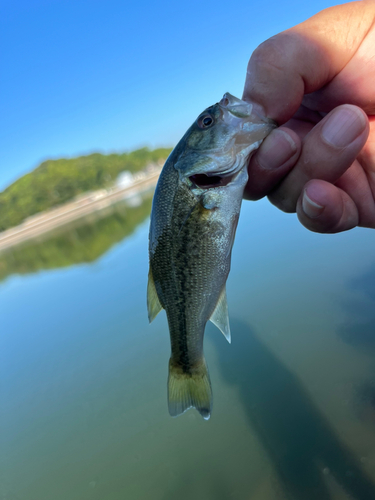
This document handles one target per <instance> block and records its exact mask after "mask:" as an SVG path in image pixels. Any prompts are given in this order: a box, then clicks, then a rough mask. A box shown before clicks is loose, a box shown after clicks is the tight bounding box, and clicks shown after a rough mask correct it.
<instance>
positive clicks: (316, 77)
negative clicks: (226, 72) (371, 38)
mask: <svg viewBox="0 0 375 500" xmlns="http://www.w3.org/2000/svg"><path fill="white" fill-rule="evenodd" d="M374 20H375V2H373V1H369V0H364V1H362V2H351V3H347V4H344V5H338V6H335V7H330V8H329V9H326V10H323V11H321V12H319V13H318V14H316V15H315V16H313V17H311V18H310V19H308V20H307V21H305V22H303V23H301V24H298V25H297V26H295V27H293V28H291V29H289V30H287V31H284V32H282V33H279V34H278V35H276V36H274V37H272V38H270V39H268V40H266V41H265V42H263V43H262V44H261V45H259V47H258V48H257V49H256V50H255V51H254V52H253V54H252V56H251V58H250V61H249V64H248V69H247V75H246V81H245V89H244V93H243V99H244V100H245V101H246V100H247V101H255V102H258V103H259V104H261V105H262V106H263V108H264V109H265V112H266V115H267V116H269V117H270V118H272V119H274V120H275V121H276V122H278V123H279V124H282V123H285V122H286V121H287V120H289V119H290V118H291V117H292V116H293V115H294V114H295V113H296V111H297V110H298V108H299V106H300V105H301V103H302V99H303V96H304V95H305V94H309V93H311V92H314V91H315V90H318V89H320V88H321V87H323V86H324V85H326V84H327V83H328V82H329V81H331V80H332V79H333V78H334V77H335V76H336V75H337V74H338V73H339V72H340V71H341V70H342V69H343V68H344V67H345V65H346V64H347V63H348V62H349V61H350V59H351V58H352V57H353V55H354V54H355V52H356V51H357V50H358V47H359V46H360V44H361V42H362V41H363V39H364V38H365V36H366V34H367V32H368V31H369V29H370V27H371V25H372V23H373V22H374Z"/></svg>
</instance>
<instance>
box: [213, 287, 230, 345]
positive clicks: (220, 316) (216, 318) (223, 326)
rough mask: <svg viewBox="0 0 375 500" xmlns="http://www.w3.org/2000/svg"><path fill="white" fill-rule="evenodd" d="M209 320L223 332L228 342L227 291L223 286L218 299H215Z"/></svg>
mask: <svg viewBox="0 0 375 500" xmlns="http://www.w3.org/2000/svg"><path fill="white" fill-rule="evenodd" d="M210 321H211V322H212V323H213V324H214V325H215V326H217V327H218V329H219V330H220V331H221V332H222V333H223V335H224V337H225V338H226V339H227V341H228V342H229V343H230V341H231V338H230V327H229V317H228V304H227V292H226V289H225V287H224V288H223V290H222V292H221V294H220V297H219V300H218V301H217V304H216V307H215V310H214V312H213V313H212V315H211V318H210Z"/></svg>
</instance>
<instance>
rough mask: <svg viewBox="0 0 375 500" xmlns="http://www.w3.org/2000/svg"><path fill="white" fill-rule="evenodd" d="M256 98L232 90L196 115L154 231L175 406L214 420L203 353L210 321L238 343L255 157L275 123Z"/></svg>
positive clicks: (153, 283) (156, 201)
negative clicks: (234, 277)
mask: <svg viewBox="0 0 375 500" xmlns="http://www.w3.org/2000/svg"><path fill="white" fill-rule="evenodd" d="M256 106H257V105H256V104H252V103H249V102H245V101H242V100H241V99H238V98H236V97H234V96H232V95H231V94H229V93H226V94H224V96H223V98H222V99H221V100H220V101H219V102H218V103H216V104H214V105H212V106H210V107H208V108H207V109H206V110H205V111H203V113H201V114H200V115H199V116H198V118H197V119H196V120H195V122H194V123H193V125H192V126H191V127H190V128H189V129H188V131H187V132H186V133H185V135H184V136H183V137H182V139H181V140H180V141H179V143H178V144H177V146H176V147H175V148H174V150H173V151H172V152H171V154H170V156H169V157H168V159H167V161H166V162H165V164H164V166H163V169H162V171H161V174H160V176H159V179H158V183H157V186H156V189H155V193H154V198H153V203H152V211H151V220H150V231H149V261H150V268H149V276H148V285H147V308H148V317H149V322H150V323H151V322H152V321H153V320H154V318H155V317H156V316H157V314H158V313H159V312H160V311H161V310H162V309H165V311H166V314H167V320H168V326H169V333H170V340H171V356H170V360H169V375H168V409H169V413H170V415H171V416H173V417H177V416H178V415H181V414H182V413H184V412H185V411H187V410H188V409H189V408H191V407H194V408H196V410H197V411H198V412H199V413H200V415H201V416H202V417H203V418H204V419H205V420H208V419H209V418H210V415H211V411H212V389H211V381H210V376H209V373H208V369H207V364H206V361H205V358H204V353H203V337H204V330H205V326H206V323H207V322H208V321H209V320H210V321H211V322H212V323H213V324H214V325H216V326H217V327H218V329H219V330H221V332H222V333H223V334H224V336H225V338H226V339H227V341H228V342H229V343H230V342H231V333H230V326H229V317H228V305H227V295H226V281H227V277H228V274H229V271H230V264H231V253H232V246H233V242H234V237H235V233H236V228H237V223H238V218H239V215H240V209H241V202H242V196H243V191H244V188H245V185H246V183H247V180H248V172H247V165H248V161H249V158H250V155H251V154H252V153H253V152H254V151H255V150H256V149H257V148H258V147H259V146H260V144H261V143H262V141H263V139H264V138H265V137H266V136H267V135H268V134H269V133H270V132H271V130H273V129H274V128H275V126H276V125H275V123H274V122H273V121H272V120H270V119H268V118H266V117H265V116H263V115H262V113H261V109H260V108H257V107H256Z"/></svg>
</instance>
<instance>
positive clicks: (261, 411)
mask: <svg viewBox="0 0 375 500" xmlns="http://www.w3.org/2000/svg"><path fill="white" fill-rule="evenodd" d="M231 329H232V332H233V338H234V341H233V344H232V346H231V348H230V349H228V347H227V346H226V345H224V343H223V342H219V341H217V342H216V349H217V351H218V354H219V361H220V363H219V364H220V369H221V371H222V374H223V376H224V378H225V379H226V381H227V382H229V383H230V384H232V385H233V386H237V387H238V389H239V391H240V395H241V399H242V404H243V405H244V408H245V411H246V415H247V418H248V420H249V424H250V425H251V427H252V428H253V429H255V431H256V433H257V435H258V437H259V439H260V441H261V443H262V444H263V446H264V448H265V449H266V451H267V453H268V455H269V457H270V459H271V460H272V462H273V464H274V467H275V470H276V471H277V473H278V476H279V479H280V484H281V485H282V487H283V489H284V491H285V494H286V497H287V498H288V499H293V500H294V499H295V500H301V499H304V500H317V499H319V500H330V499H331V498H333V496H332V494H331V487H332V486H334V483H335V482H337V483H338V484H339V485H340V486H341V487H342V488H343V489H344V490H345V491H346V492H347V493H348V494H349V495H350V497H351V498H355V499H357V500H368V499H369V498H375V486H374V484H373V483H372V482H371V481H370V480H369V478H368V477H367V476H366V475H365V474H364V473H363V472H362V470H361V466H360V463H359V462H358V461H357V459H356V458H355V456H354V455H353V454H352V453H351V451H350V450H349V449H347V448H346V447H345V446H344V445H343V444H342V443H340V441H339V440H338V438H337V436H336V435H335V432H334V431H333V429H332V428H331V427H330V425H329V423H328V422H327V420H326V419H325V418H324V416H323V415H322V414H320V413H319V411H318V409H317V408H316V407H315V406H314V404H313V403H312V401H311V400H310V398H309V396H308V394H307V393H306V392H305V390H304V388H303V387H302V385H301V383H300V382H299V380H298V378H297V377H296V376H295V375H294V374H293V373H291V372H290V371H289V370H288V369H287V368H286V367H285V366H283V365H282V363H281V362H280V361H279V360H278V359H277V358H276V357H275V356H274V355H273V354H272V353H271V352H270V351H269V350H268V349H267V348H266V347H265V346H264V345H263V344H262V343H261V342H260V341H259V340H258V339H257V337H256V335H255V334H254V333H253V332H252V331H251V329H250V328H249V327H248V326H247V325H246V324H245V323H243V322H241V321H238V320H235V319H231ZM333 479H334V480H333ZM330 485H331V486H330ZM336 487H337V485H336Z"/></svg>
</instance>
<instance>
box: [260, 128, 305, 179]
mask: <svg viewBox="0 0 375 500" xmlns="http://www.w3.org/2000/svg"><path fill="white" fill-rule="evenodd" d="M296 151H297V145H296V143H295V142H294V141H293V139H292V138H291V136H290V135H289V134H287V133H286V132H284V131H283V130H275V131H274V132H273V133H272V135H271V136H269V137H268V138H267V139H266V140H265V141H264V144H263V145H262V147H261V149H260V150H259V154H258V157H257V160H258V163H259V165H260V166H261V167H262V168H264V169H265V170H273V169H276V168H279V167H281V166H282V165H284V163H285V162H286V161H288V160H289V158H291V157H292V156H293V155H294V153H295V152H296Z"/></svg>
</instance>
